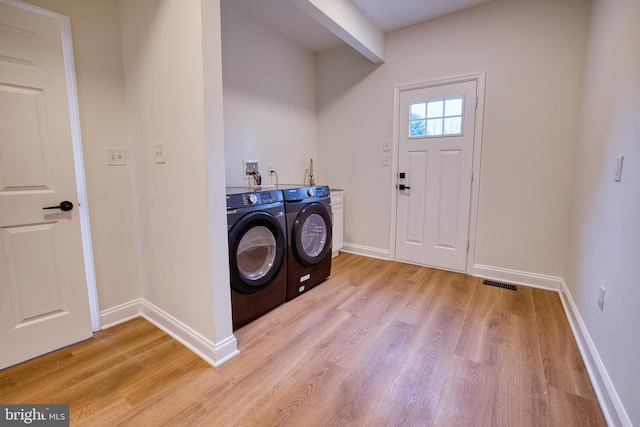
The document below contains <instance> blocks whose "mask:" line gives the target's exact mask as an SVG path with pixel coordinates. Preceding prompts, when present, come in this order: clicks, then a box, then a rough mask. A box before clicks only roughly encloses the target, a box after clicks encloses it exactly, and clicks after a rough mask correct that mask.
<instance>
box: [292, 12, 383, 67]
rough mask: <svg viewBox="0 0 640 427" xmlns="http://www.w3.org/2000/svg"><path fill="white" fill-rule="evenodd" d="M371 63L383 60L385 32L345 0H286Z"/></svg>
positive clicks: (378, 62)
mask: <svg viewBox="0 0 640 427" xmlns="http://www.w3.org/2000/svg"><path fill="white" fill-rule="evenodd" d="M289 1H290V2H291V3H293V4H294V5H296V6H297V7H299V8H300V9H301V10H302V11H303V12H305V13H306V14H307V15H309V16H310V17H311V18H313V19H314V20H315V21H317V22H318V23H320V24H321V25H322V26H324V27H325V28H326V29H328V30H329V31H331V32H332V33H333V34H335V35H336V36H337V37H339V38H340V39H341V40H342V41H344V42H345V43H346V44H348V45H349V46H351V47H352V48H354V49H355V50H356V51H358V52H359V53H360V54H361V55H363V56H364V57H365V58H367V59H368V60H369V61H371V62H373V63H374V64H380V63H382V62H384V33H383V32H382V31H381V30H380V29H378V27H376V26H375V25H374V24H373V23H372V22H371V21H370V20H369V19H368V18H367V17H366V16H364V15H363V14H362V13H361V12H360V11H359V10H358V9H357V8H356V7H355V6H354V5H353V4H352V3H351V2H350V1H348V0H289Z"/></svg>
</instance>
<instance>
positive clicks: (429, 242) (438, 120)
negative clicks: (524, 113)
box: [395, 80, 477, 271]
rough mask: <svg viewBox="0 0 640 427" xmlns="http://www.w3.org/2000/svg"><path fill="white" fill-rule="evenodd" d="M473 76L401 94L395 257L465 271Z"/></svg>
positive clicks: (473, 115)
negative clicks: (462, 80)
mask: <svg viewBox="0 0 640 427" xmlns="http://www.w3.org/2000/svg"><path fill="white" fill-rule="evenodd" d="M476 86H477V82H476V81H475V80H471V81H465V82H459V83H452V84H442V85H436V86H431V87H423V88H419V89H411V90H404V91H402V92H400V95H399V108H400V111H399V112H398V181H397V182H398V188H397V198H396V204H397V206H396V232H395V236H396V241H395V257H396V259H397V260H400V261H407V262H412V263H418V264H424V265H429V266H433V267H438V268H443V269H447V270H456V271H465V270H466V259H467V250H468V239H469V215H470V203H471V181H472V166H473V141H474V128H475V111H476V105H477V101H476V99H477V96H476Z"/></svg>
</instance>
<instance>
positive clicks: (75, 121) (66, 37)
mask: <svg viewBox="0 0 640 427" xmlns="http://www.w3.org/2000/svg"><path fill="white" fill-rule="evenodd" d="M0 2H1V3H4V4H7V5H9V6H14V7H17V8H19V9H23V10H26V11H28V12H32V13H36V14H38V15H42V16H46V17H49V18H52V19H55V20H57V21H58V22H59V23H60V31H61V34H62V52H63V56H64V69H65V78H66V84H67V100H68V104H69V119H70V120H69V121H70V126H71V144H72V147H73V164H74V168H75V178H76V191H77V193H78V217H79V219H80V233H81V236H82V251H83V255H84V256H83V261H84V269H85V276H86V281H87V291H88V296H89V309H90V313H91V328H92V329H93V331H94V332H96V331H99V330H100V329H101V327H102V325H101V322H100V306H99V304H98V288H97V282H96V272H95V265H94V258H93V240H92V238H91V221H90V218H89V202H88V197H87V182H86V176H85V169H84V154H83V149H82V132H81V130H80V106H79V104H78V89H77V86H76V69H75V60H74V56H73V43H72V38H71V19H70V18H69V17H68V16H64V15H61V14H59V13H56V12H52V11H50V10H48V9H44V8H42V7H39V6H35V5H33V4H31V3H25V2H23V1H21V0H0Z"/></svg>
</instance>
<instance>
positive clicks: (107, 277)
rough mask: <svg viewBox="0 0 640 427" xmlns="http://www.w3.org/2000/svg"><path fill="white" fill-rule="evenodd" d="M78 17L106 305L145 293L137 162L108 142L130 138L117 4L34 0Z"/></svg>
mask: <svg viewBox="0 0 640 427" xmlns="http://www.w3.org/2000/svg"><path fill="white" fill-rule="evenodd" d="M29 3H32V4H35V5H37V6H41V7H44V8H46V9H49V10H51V11H54V12H57V13H60V14H62V15H65V16H68V17H70V18H71V28H72V35H73V47H74V56H75V65H76V80H77V86H78V102H79V106H80V123H81V128H82V129H81V130H82V142H83V150H84V157H85V171H86V178H87V194H88V198H89V214H90V217H91V231H92V238H93V252H94V261H95V268H96V278H97V284H98V298H99V303H100V309H101V310H105V309H108V308H113V307H116V306H118V305H120V304H123V303H127V302H129V301H131V300H134V299H136V298H139V297H140V295H141V284H140V274H139V269H138V244H137V239H136V228H135V223H134V216H133V211H134V200H133V195H132V188H131V170H132V163H131V159H129V164H128V165H127V166H124V167H120V166H106V164H105V152H104V149H105V147H124V148H125V149H127V151H128V154H131V149H130V147H129V143H128V139H127V129H126V116H125V98H124V74H123V70H122V49H121V45H120V23H119V16H118V3H117V1H115V0H30V1H29Z"/></svg>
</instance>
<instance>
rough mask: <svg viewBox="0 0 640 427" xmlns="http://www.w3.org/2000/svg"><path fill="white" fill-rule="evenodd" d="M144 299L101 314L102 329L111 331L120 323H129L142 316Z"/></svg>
mask: <svg viewBox="0 0 640 427" xmlns="http://www.w3.org/2000/svg"><path fill="white" fill-rule="evenodd" d="M141 304H142V299H141V298H138V299H134V300H131V301H129V302H126V303H124V304H120V305H117V306H115V307H111V308H109V309H106V310H102V311H101V312H100V324H101V325H102V328H101V329H109V328H111V327H113V326H116V325H119V324H120V323H124V322H127V321H129V320H131V319H135V318H136V317H140V316H141V314H142V306H141Z"/></svg>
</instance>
